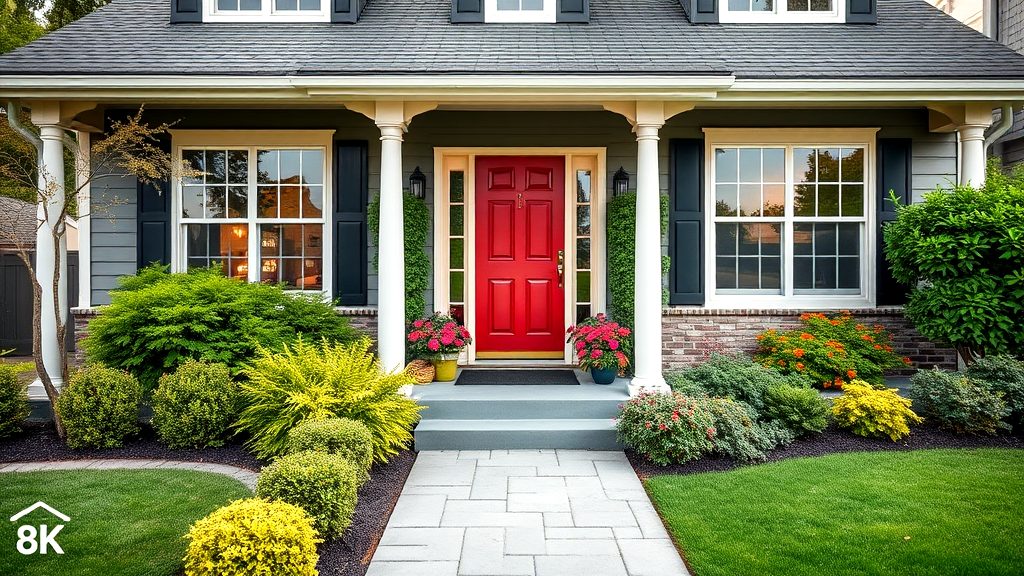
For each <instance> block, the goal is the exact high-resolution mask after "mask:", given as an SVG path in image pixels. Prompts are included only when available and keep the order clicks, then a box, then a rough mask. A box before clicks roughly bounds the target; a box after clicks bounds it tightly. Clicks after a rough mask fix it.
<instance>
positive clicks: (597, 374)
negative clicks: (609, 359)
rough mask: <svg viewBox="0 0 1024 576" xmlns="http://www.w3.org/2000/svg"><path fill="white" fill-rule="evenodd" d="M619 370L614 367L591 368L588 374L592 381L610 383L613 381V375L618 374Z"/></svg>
mask: <svg viewBox="0 0 1024 576" xmlns="http://www.w3.org/2000/svg"><path fill="white" fill-rule="evenodd" d="M618 374H619V371H618V370H616V369H615V368H591V369H590V376H591V377H593V378H594V382H595V383H597V384H611V383H612V382H615V377H616V376H618Z"/></svg>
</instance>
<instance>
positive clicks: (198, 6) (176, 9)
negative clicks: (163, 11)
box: [171, 0, 203, 24]
mask: <svg viewBox="0 0 1024 576" xmlns="http://www.w3.org/2000/svg"><path fill="white" fill-rule="evenodd" d="M202 21H203V0H171V23H172V24H174V23H176V22H202Z"/></svg>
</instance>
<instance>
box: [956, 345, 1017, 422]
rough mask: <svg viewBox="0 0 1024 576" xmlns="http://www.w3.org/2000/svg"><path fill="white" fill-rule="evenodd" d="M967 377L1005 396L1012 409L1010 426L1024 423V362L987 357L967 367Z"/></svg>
mask: <svg viewBox="0 0 1024 576" xmlns="http://www.w3.org/2000/svg"><path fill="white" fill-rule="evenodd" d="M967 377H968V378H970V379H971V380H972V381H973V382H975V383H977V384H978V385H979V386H982V387H983V388H986V389H988V390H991V391H993V392H996V393H999V394H1001V395H1002V396H1003V400H1004V401H1005V402H1006V406H1007V407H1008V408H1009V409H1010V415H1009V416H1008V417H1007V420H1008V421H1009V423H1010V424H1012V425H1013V426H1020V425H1021V424H1022V423H1024V361H1021V360H1017V359H1016V358H1014V357H1012V356H1005V355H996V356H985V357H984V358H978V359H977V360H975V361H974V362H971V363H970V364H969V365H968V366H967Z"/></svg>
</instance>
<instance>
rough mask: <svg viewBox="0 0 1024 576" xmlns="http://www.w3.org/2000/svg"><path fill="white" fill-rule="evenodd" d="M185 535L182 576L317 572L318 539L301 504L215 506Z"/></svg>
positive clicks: (253, 501)
mask: <svg viewBox="0 0 1024 576" xmlns="http://www.w3.org/2000/svg"><path fill="white" fill-rule="evenodd" d="M185 538H186V539H187V540H188V547H187V549H186V551H185V559H184V560H185V576H252V575H254V574H265V575H268V576H269V575H271V574H273V575H274V576H316V574H317V570H316V563H317V561H318V560H319V559H320V556H319V555H318V554H317V551H316V545H317V544H319V543H320V542H322V540H320V539H319V538H317V535H316V531H315V530H314V529H313V520H312V518H310V517H309V515H307V514H306V513H305V512H304V511H303V510H302V508H299V507H298V506H295V505H293V504H288V503H287V502H281V501H269V500H263V499H261V498H248V499H245V500H236V501H235V502H232V503H231V504H228V505H227V506H224V507H223V508H219V509H217V510H214V511H213V512H211V513H210V515H209V516H207V517H206V518H203V519H202V520H199V521H197V522H196V523H195V524H193V525H192V527H191V528H190V529H189V531H188V535H187V536H185Z"/></svg>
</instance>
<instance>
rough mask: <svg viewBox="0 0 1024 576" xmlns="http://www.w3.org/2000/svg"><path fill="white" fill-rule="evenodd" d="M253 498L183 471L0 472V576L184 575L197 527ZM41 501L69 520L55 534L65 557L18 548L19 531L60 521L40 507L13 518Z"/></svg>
mask: <svg viewBox="0 0 1024 576" xmlns="http://www.w3.org/2000/svg"><path fill="white" fill-rule="evenodd" d="M248 495H250V492H249V490H248V489H247V488H246V487H245V486H244V485H243V484H241V483H240V482H238V481H237V480H234V479H231V478H228V477H227V476H222V475H219V474H210V473H203V472H191V471H186V470H66V471H54V472H26V473H19V472H14V473H7V474H0V516H2V518H0V521H2V524H3V525H2V526H0V574H18V575H19V576H34V575H40V576H43V575H46V576H56V575H63V574H67V575H74V576H87V575H92V574H96V575H104V576H117V575H122V574H123V575H132V576H140V575H153V576H156V575H169V574H179V573H180V572H181V557H182V555H183V554H184V551H185V541H184V540H182V536H183V535H184V534H185V532H186V531H187V530H188V527H189V526H190V525H191V524H192V522H194V521H195V520H197V519H199V518H202V517H203V516H205V515H207V514H208V513H210V512H211V511H213V510H214V509H216V508H219V507H220V506H222V505H223V504H226V503H227V502H229V501H231V500H234V499H237V498H242V497H245V496H248ZM39 500H42V501H43V502H46V503H47V504H49V505H50V506H53V507H54V508H56V509H57V510H59V511H61V512H63V513H64V514H66V515H67V516H70V517H71V521H70V522H67V523H66V525H65V527H64V529H63V530H62V531H61V532H60V533H59V534H58V535H57V537H56V541H57V543H58V544H60V546H61V547H62V548H63V549H64V554H63V555H55V554H53V553H52V552H51V553H48V554H47V555H45V556H41V555H38V554H36V555H33V556H22V555H21V554H20V553H18V551H17V549H16V548H15V543H16V541H17V528H18V526H20V525H22V524H25V523H30V524H33V525H38V524H42V523H46V524H48V525H50V526H52V525H54V524H56V523H58V522H59V520H56V519H55V518H53V517H51V516H49V515H48V514H47V513H46V512H44V511H42V510H36V511H35V512H33V513H32V514H30V515H28V516H26V517H25V518H23V519H22V520H20V521H18V522H9V521H8V519H9V518H10V517H11V516H12V515H14V514H15V513H17V512H18V511H19V510H22V509H23V508H25V507H26V506H29V505H31V504H33V503H35V502H36V501H39Z"/></svg>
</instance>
